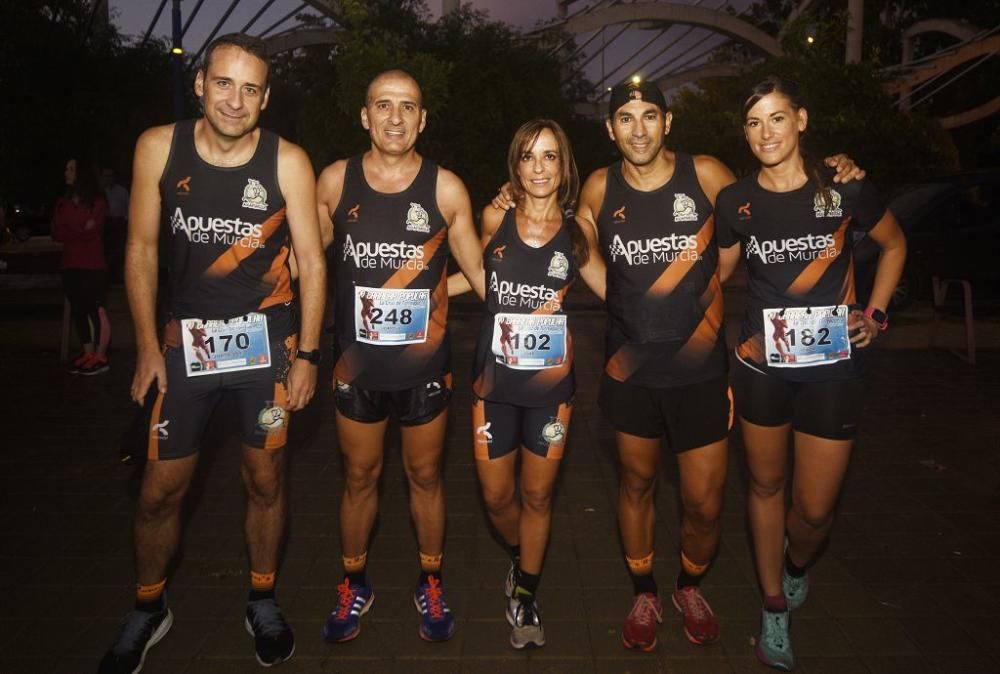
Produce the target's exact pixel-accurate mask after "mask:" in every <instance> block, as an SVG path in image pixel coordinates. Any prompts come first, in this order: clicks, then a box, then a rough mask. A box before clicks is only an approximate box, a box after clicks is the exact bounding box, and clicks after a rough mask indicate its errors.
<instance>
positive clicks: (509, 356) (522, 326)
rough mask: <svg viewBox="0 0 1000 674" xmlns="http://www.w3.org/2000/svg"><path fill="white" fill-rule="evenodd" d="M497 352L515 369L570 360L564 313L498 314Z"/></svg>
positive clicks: (500, 360) (499, 358)
mask: <svg viewBox="0 0 1000 674" xmlns="http://www.w3.org/2000/svg"><path fill="white" fill-rule="evenodd" d="M493 355H495V356H496V359H497V362H498V363H502V364H503V365H506V366H507V367H510V368H513V369H515V370H544V369H546V368H550V367H560V366H562V364H563V363H564V362H565V361H566V316H565V315H564V314H557V315H551V314H502V313H501V314H496V315H495V316H494V318H493Z"/></svg>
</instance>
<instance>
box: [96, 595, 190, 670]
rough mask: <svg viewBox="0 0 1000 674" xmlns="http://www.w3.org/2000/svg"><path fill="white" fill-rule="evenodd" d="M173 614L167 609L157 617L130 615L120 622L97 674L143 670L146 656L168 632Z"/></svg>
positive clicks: (130, 613)
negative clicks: (119, 627)
mask: <svg viewBox="0 0 1000 674" xmlns="http://www.w3.org/2000/svg"><path fill="white" fill-rule="evenodd" d="M173 624H174V614H173V613H171V612H170V609H168V608H167V609H164V610H162V611H159V612H157V613H149V612H147V611H129V612H128V614H126V615H125V619H124V620H123V621H122V627H121V631H120V632H119V633H118V639H117V640H116V641H115V643H114V645H113V646H112V647H111V648H110V650H108V652H107V653H105V654H104V657H103V658H102V659H101V665H100V667H99V668H98V670H97V671H98V674H136V672H139V671H141V670H142V663H143V662H145V660H146V652H147V651H148V650H149V649H150V648H152V647H153V646H154V645H155V644H156V643H157V642H158V641H159V640H160V639H162V638H163V637H164V635H166V633H167V632H169V631H170V626H171V625H173Z"/></svg>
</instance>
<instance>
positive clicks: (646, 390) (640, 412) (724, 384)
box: [598, 374, 732, 453]
mask: <svg viewBox="0 0 1000 674" xmlns="http://www.w3.org/2000/svg"><path fill="white" fill-rule="evenodd" d="M598 404H599V405H600V407H601V410H602V411H603V412H604V416H605V417H607V419H608V421H609V422H611V425H612V426H613V427H614V429H615V430H616V431H619V432H621V433H628V434H629V435H636V436H639V437H641V438H658V437H660V436H663V435H665V436H667V440H668V441H669V442H670V446H671V448H672V449H673V450H674V451H675V452H678V453H680V452H686V451H688V450H691V449H697V448H699V447H704V446H705V445H710V444H712V443H713V442H718V441H719V440H722V439H724V438H725V437H726V436H727V435H729V429H730V427H731V426H732V398H731V395H730V391H729V382H728V380H727V378H726V377H725V376H722V377H716V378H715V379H709V380H708V381H703V382H698V383H696V384H688V385H686V386H674V387H671V388H650V387H648V386H640V385H637V384H627V383H624V382H620V381H616V380H615V379H612V378H611V377H609V376H608V375H607V374H605V375H604V377H603V378H602V380H601V390H600V395H599V399H598Z"/></svg>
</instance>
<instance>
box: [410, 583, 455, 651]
mask: <svg viewBox="0 0 1000 674" xmlns="http://www.w3.org/2000/svg"><path fill="white" fill-rule="evenodd" d="M413 604H414V605H415V606H416V607H417V611H419V612H420V638H421V639H423V640H424V641H447V640H448V639H450V638H451V635H452V634H454V633H455V616H453V615H452V614H451V609H450V608H448V602H446V601H445V600H444V590H443V589H442V588H441V580H440V579H439V578H435V577H434V576H428V577H427V582H426V583H421V584H420V586H419V587H417V591H416V592H414V593H413Z"/></svg>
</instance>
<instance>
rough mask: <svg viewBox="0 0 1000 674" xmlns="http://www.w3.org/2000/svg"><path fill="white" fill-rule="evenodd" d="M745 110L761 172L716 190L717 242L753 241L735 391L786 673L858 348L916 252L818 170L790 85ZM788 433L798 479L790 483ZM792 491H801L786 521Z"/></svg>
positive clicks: (825, 529) (867, 196)
mask: <svg viewBox="0 0 1000 674" xmlns="http://www.w3.org/2000/svg"><path fill="white" fill-rule="evenodd" d="M743 115H744V131H745V133H746V138H747V142H748V143H749V145H750V149H751V150H752V151H753V153H754V155H755V156H756V157H757V158H758V159H759V160H760V163H761V168H760V171H759V172H758V173H756V174H754V175H750V176H748V177H747V178H744V179H743V180H741V181H739V182H737V183H734V184H732V185H730V186H729V187H727V188H725V189H724V190H723V191H722V192H720V193H719V196H718V198H717V200H716V206H717V208H716V214H717V215H716V226H717V229H716V233H717V236H718V239H719V245H720V246H721V247H722V248H724V249H726V248H731V247H732V246H734V245H739V244H740V243H742V244H743V246H744V249H743V250H744V253H745V256H746V264H747V271H748V276H749V301H748V308H747V314H746V318H745V320H744V325H743V334H742V335H741V337H740V346H738V347H737V351H736V353H737V358H738V359H739V361H740V362H739V364H738V365H737V366H736V368H737V372H736V382H735V383H734V388H735V389H736V405H737V409H738V410H739V414H740V424H741V428H742V432H743V442H744V445H745V446H746V456H747V466H748V468H749V471H750V482H751V488H750V490H749V507H748V512H749V513H750V527H751V530H752V532H753V542H754V553H755V556H756V561H757V574H758V579H759V581H760V585H761V589H762V592H763V594H764V606H763V613H762V617H761V636H760V638H759V639H758V640H757V646H756V651H757V657H758V659H760V660H761V662H763V663H764V664H767V665H770V666H772V667H775V668H777V669H783V670H786V671H788V670H790V669H792V667H793V666H794V656H793V653H792V648H791V643H790V641H789V634H788V620H789V617H788V616H789V611H790V610H791V609H795V608H796V607H798V606H799V605H801V604H802V602H803V601H804V600H805V597H806V593H807V592H808V588H809V583H808V576H807V575H806V566H807V565H808V563H809V562H811V561H812V559H813V557H814V556H815V555H816V554H817V551H818V550H819V548H820V546H821V545H822V544H823V542H824V541H825V539H826V537H827V535H828V533H829V531H830V528H831V526H832V524H833V508H834V505H835V504H836V501H837V495H838V494H839V492H840V488H841V485H842V483H843V479H844V476H845V473H846V471H847V467H848V463H849V461H850V456H851V449H852V445H853V438H854V435H855V433H856V430H857V421H858V417H859V416H860V411H861V409H860V408H861V405H860V402H859V401H860V399H861V396H860V393H861V388H862V387H861V380H860V369H859V368H858V365H859V364H858V362H857V360H858V355H859V354H858V353H857V349H860V348H863V347H866V346H868V344H869V343H870V342H871V341H872V339H873V338H875V337H876V336H877V335H878V333H879V330H880V328H881V329H885V316H884V309H885V307H886V305H887V303H888V301H889V296H890V294H891V292H892V289H893V288H894V287H895V285H896V282H897V281H898V279H899V276H900V272H902V269H903V262H904V260H905V256H906V243H905V240H904V239H903V235H902V233H901V232H900V229H899V225H898V224H897V222H896V219H895V218H894V217H893V215H892V213H891V212H889V211H887V210H886V209H885V207H884V205H883V204H882V203H881V201H880V200H879V199H877V197H875V196H874V190H873V188H872V187H871V185H870V184H869V183H865V182H851V183H849V184H837V185H832V184H831V181H829V180H828V179H827V178H826V177H825V176H823V175H822V172H821V171H819V170H810V168H811V167H810V166H809V164H808V163H807V162H806V161H805V159H804V158H803V155H802V151H801V147H800V142H799V141H800V136H801V134H802V133H803V132H804V131H805V129H806V125H807V121H808V117H807V114H806V110H805V107H804V106H803V105H802V103H801V102H800V100H799V95H798V87H797V85H796V84H795V83H794V82H790V81H788V80H784V79H780V78H777V77H770V78H768V79H766V80H764V81H763V82H761V83H760V84H758V85H757V86H756V87H754V89H753V91H752V95H751V96H750V97H749V98H748V99H747V101H746V103H745V104H744V107H743ZM849 227H850V228H853V229H862V230H866V231H868V233H869V236H871V237H872V238H873V239H874V240H875V241H876V242H877V243H878V244H879V246H880V247H881V249H882V253H881V255H880V258H879V263H878V272H877V275H876V284H875V288H874V290H873V292H872V296H871V300H870V306H869V308H868V310H867V311H865V312H862V311H860V310H859V309H858V308H856V307H852V306H851V305H852V304H854V302H855V298H854V285H853V271H852V268H851V267H852V260H851V248H850V239H851V237H850V234H849V232H847V230H848V228H849ZM873 315H874V316H873ZM875 318H878V320H875ZM880 324H881V325H880ZM765 335H766V338H765ZM790 430H793V431H794V438H795V439H794V451H795V469H794V475H789V474H788V437H789V431H790ZM786 485H789V486H787V487H786ZM786 488H791V490H792V499H791V501H792V508H791V510H790V511H789V512H786V509H785V489H786Z"/></svg>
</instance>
